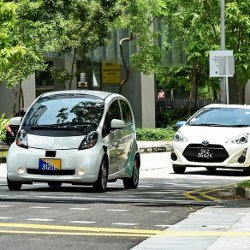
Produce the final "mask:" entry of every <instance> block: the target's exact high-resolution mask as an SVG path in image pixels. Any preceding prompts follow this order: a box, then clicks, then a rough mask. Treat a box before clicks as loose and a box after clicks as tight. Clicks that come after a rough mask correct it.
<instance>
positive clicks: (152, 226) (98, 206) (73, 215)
mask: <svg viewBox="0 0 250 250" xmlns="http://www.w3.org/2000/svg"><path fill="white" fill-rule="evenodd" d="M3 172H4V171H2V175H1V176H2V177H1V178H0V240H1V247H2V248H3V249H46V248H47V249H52V248H53V249H130V248H132V247H133V246H135V245H137V244H138V243H139V242H141V241H143V240H145V239H146V238H148V237H150V236H153V235H155V234H157V233H159V231H161V230H163V229H165V228H168V227H169V226H170V225H173V224H175V223H177V222H179V221H181V220H182V219H184V218H186V217H187V216H188V214H189V213H192V212H194V211H196V210H198V209H200V208H202V207H204V206H210V205H213V204H214V203H216V202H219V201H220V200H221V199H224V198H228V195H230V192H231V190H232V187H233V183H235V182H238V181H241V180H244V179H247V177H245V176H243V175H242V172H240V171H228V170H227V171H225V170H224V171H217V172H216V173H215V174H211V173H208V172H207V171H206V170H205V169H190V170H187V172H186V173H185V174H184V175H177V174H174V173H173V171H172V169H171V166H170V162H169V153H150V154H142V169H141V179H140V184H139V187H138V189H136V190H125V189H124V188H123V185H122V182H120V181H118V182H116V183H109V184H108V190H107V192H106V193H95V192H93V190H92V188H91V187H87V186H84V187H83V186H72V185H68V184H65V185H63V186H62V188H61V189H59V190H52V189H50V188H49V187H48V186H47V184H46V183H44V184H42V183H36V184H34V185H23V187H22V189H21V191H9V190H8V188H7V186H6V179H5V176H4V173H3Z"/></svg>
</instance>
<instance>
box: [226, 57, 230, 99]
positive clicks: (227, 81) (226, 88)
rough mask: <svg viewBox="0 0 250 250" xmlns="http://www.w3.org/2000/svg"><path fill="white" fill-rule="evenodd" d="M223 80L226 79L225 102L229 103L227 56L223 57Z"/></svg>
mask: <svg viewBox="0 0 250 250" xmlns="http://www.w3.org/2000/svg"><path fill="white" fill-rule="evenodd" d="M225 75H226V77H225V80H226V93H227V104H229V88H228V56H226V57H225Z"/></svg>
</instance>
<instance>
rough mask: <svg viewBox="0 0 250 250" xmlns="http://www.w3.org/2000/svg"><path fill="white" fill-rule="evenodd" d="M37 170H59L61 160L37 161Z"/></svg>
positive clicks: (45, 159)
mask: <svg viewBox="0 0 250 250" xmlns="http://www.w3.org/2000/svg"><path fill="white" fill-rule="evenodd" d="M38 169H39V170H49V171H50V170H51V171H53V170H60V169H61V159H51V158H41V159H39V167H38Z"/></svg>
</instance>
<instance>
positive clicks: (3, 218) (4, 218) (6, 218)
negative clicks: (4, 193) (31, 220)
mask: <svg viewBox="0 0 250 250" xmlns="http://www.w3.org/2000/svg"><path fill="white" fill-rule="evenodd" d="M9 219H12V217H0V220H9Z"/></svg>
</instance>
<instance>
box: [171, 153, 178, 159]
mask: <svg viewBox="0 0 250 250" xmlns="http://www.w3.org/2000/svg"><path fill="white" fill-rule="evenodd" d="M170 156H171V159H172V160H173V161H176V160H177V156H176V154H175V153H171V155H170Z"/></svg>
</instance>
